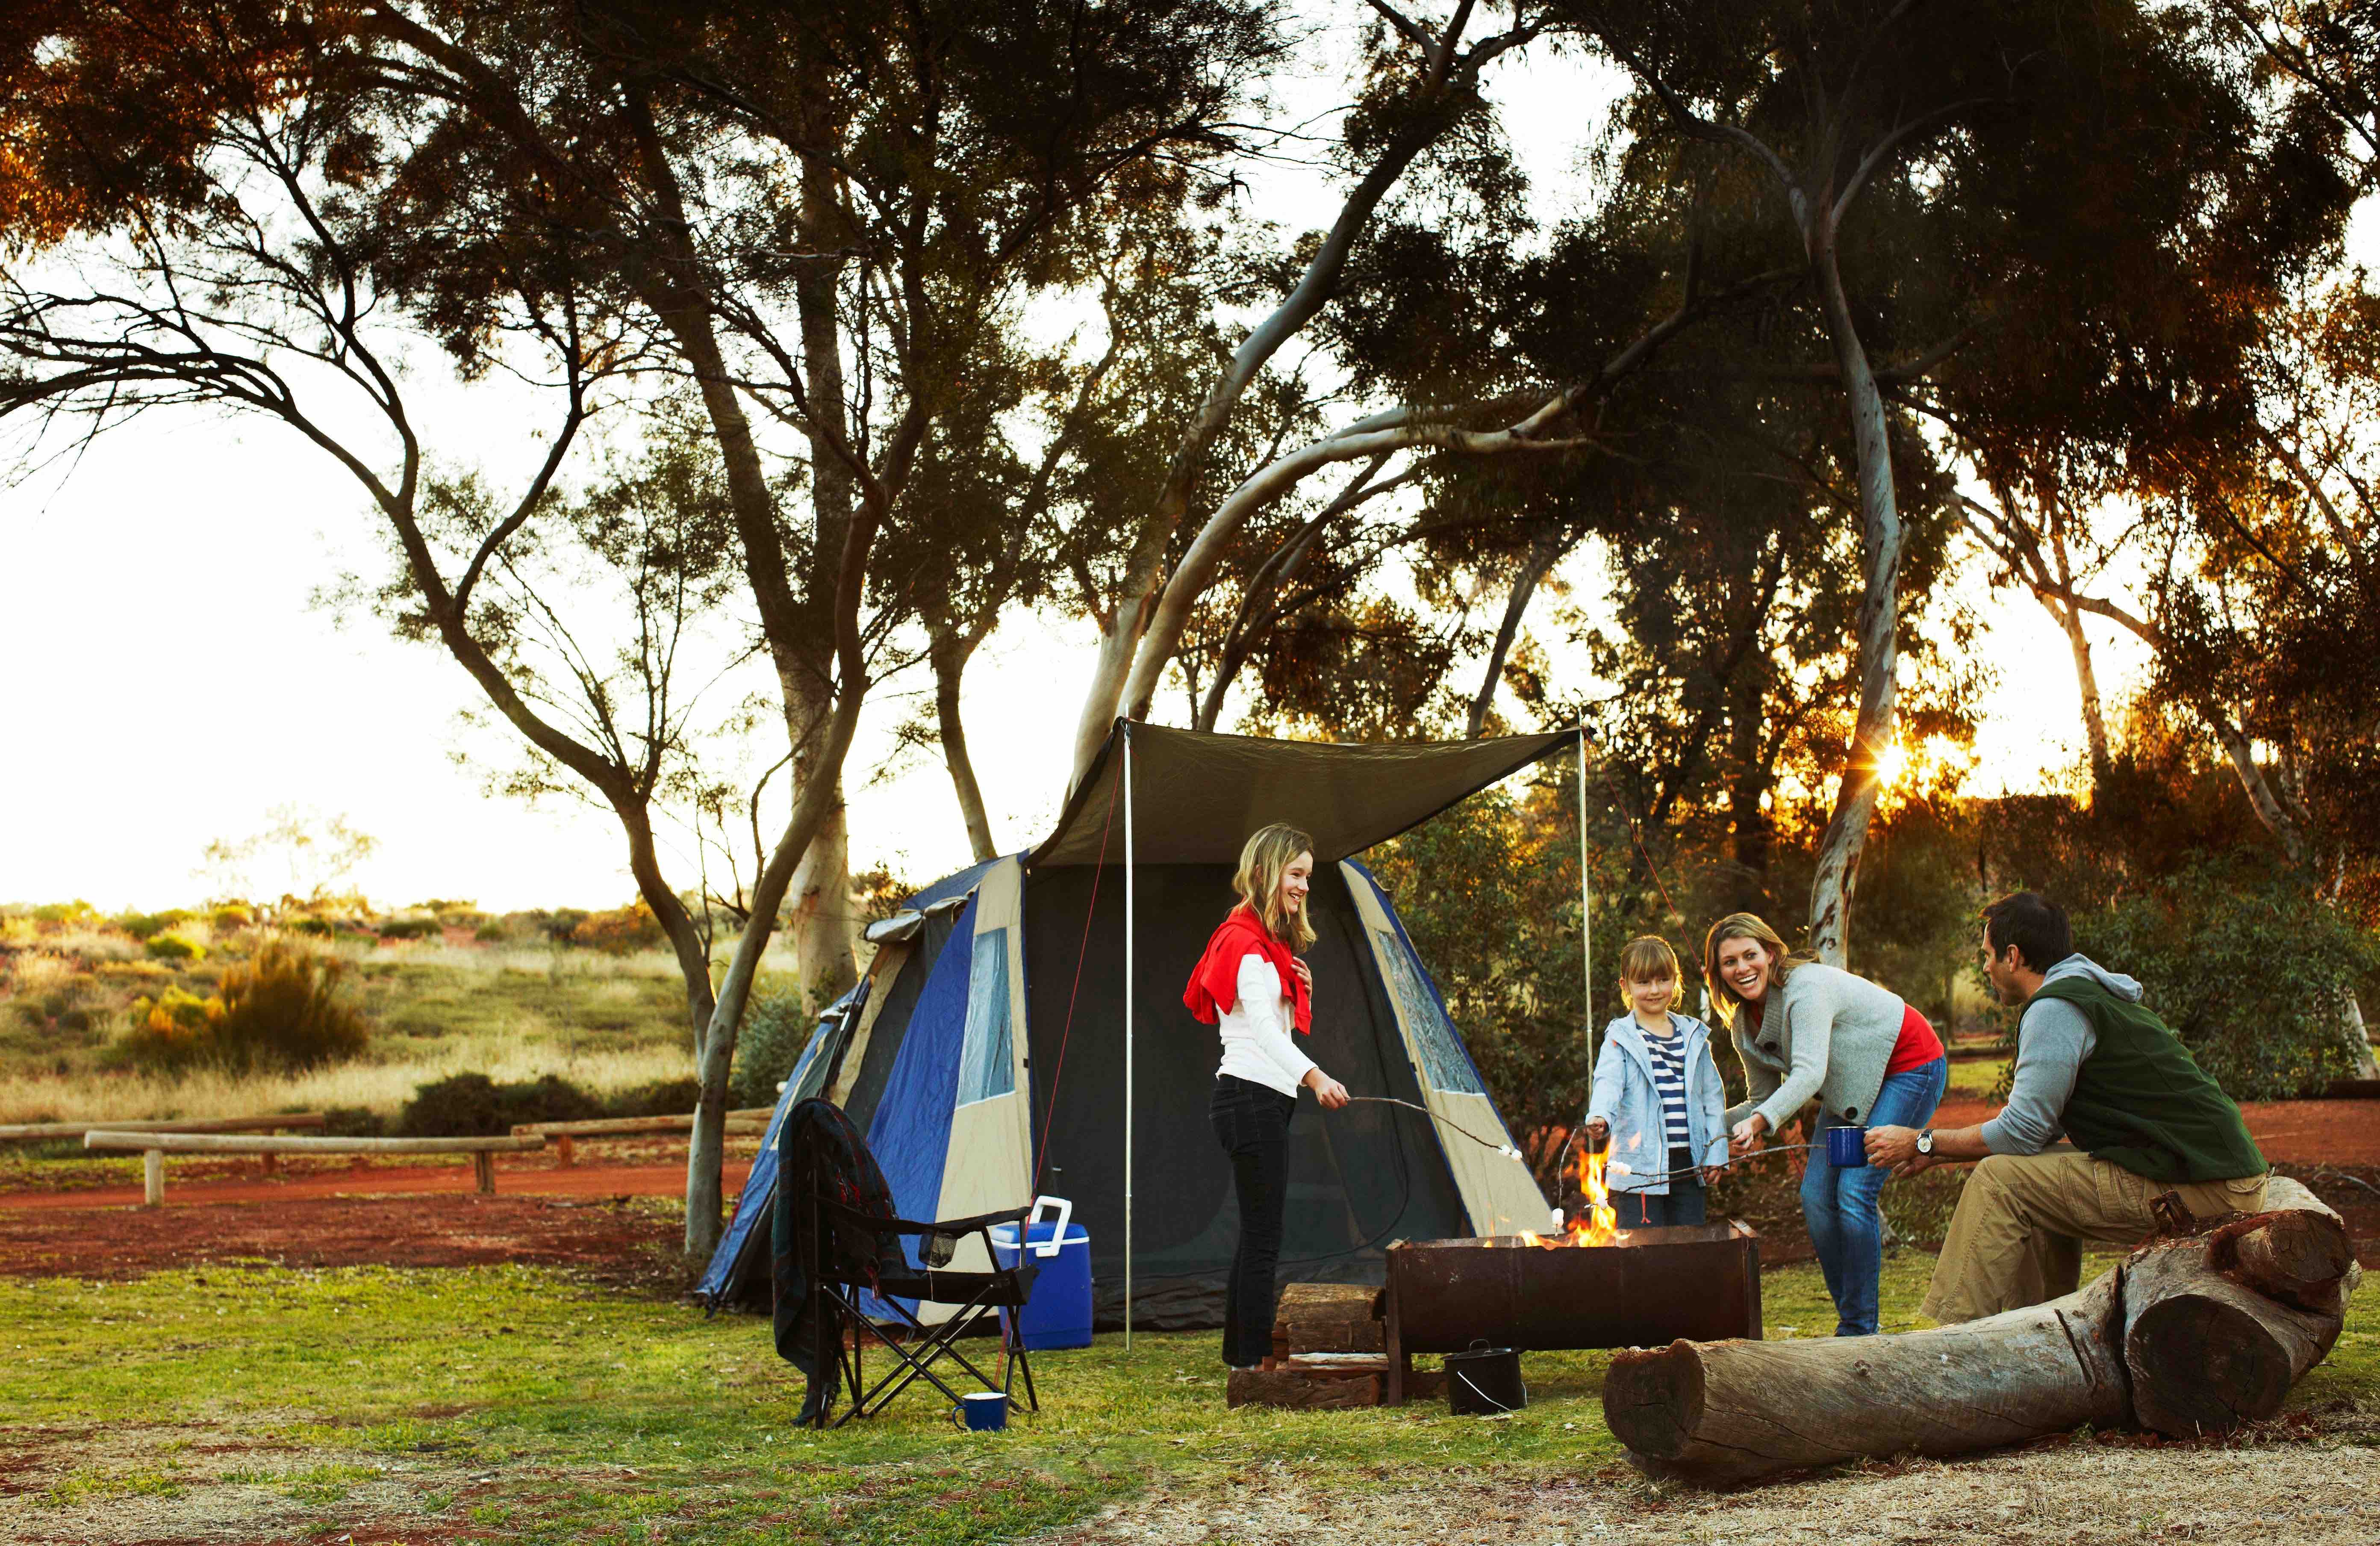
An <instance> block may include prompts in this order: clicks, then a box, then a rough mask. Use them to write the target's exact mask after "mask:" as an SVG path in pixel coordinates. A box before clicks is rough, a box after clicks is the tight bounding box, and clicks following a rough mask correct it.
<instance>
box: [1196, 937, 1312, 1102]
mask: <svg viewBox="0 0 2380 1546" xmlns="http://www.w3.org/2000/svg"><path fill="white" fill-rule="evenodd" d="M1239 987H1240V996H1239V997H1238V998H1237V999H1236V1000H1235V1001H1233V1004H1232V1006H1231V1007H1230V1008H1229V1009H1226V1010H1224V1011H1223V1012H1222V1015H1221V1016H1220V1017H1219V1018H1218V1019H1217V1021H1216V1024H1215V1029H1217V1030H1219V1031H1220V1032H1221V1033H1222V1037H1223V1065H1222V1066H1221V1067H1220V1068H1218V1069H1216V1070H1215V1072H1216V1074H1217V1075H1218V1076H1220V1075H1223V1074H1229V1075H1231V1076H1232V1077H1233V1078H1240V1079H1246V1080H1247V1081H1249V1082H1250V1083H1251V1084H1260V1085H1263V1086H1264V1087H1265V1088H1267V1089H1268V1090H1279V1091H1281V1093H1282V1094H1283V1095H1289V1096H1294V1095H1296V1093H1297V1087H1298V1085H1299V1084H1301V1083H1302V1082H1304V1080H1305V1076H1306V1075H1307V1074H1308V1073H1309V1072H1311V1071H1312V1069H1313V1067H1314V1060H1313V1059H1312V1058H1310V1057H1308V1056H1306V1055H1305V1053H1301V1052H1299V1051H1298V1050H1297V1045H1296V1043H1295V1042H1294V1041H1292V1040H1291V1036H1292V1034H1293V1032H1294V1031H1295V1030H1296V1029H1297V1022H1296V1020H1295V1018H1294V1017H1293V1011H1292V1010H1291V1008H1290V1004H1289V1000H1287V999H1286V998H1284V997H1282V996H1281V973H1279V972H1277V971H1275V970H1273V967H1272V963H1271V962H1270V961H1268V960H1266V959H1265V958H1264V957H1263V956H1259V955H1257V953H1256V952H1255V951H1253V950H1252V951H1250V952H1248V953H1247V954H1246V955H1245V956H1241V957H1240V974H1239Z"/></svg>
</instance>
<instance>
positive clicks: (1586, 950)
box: [1126, 725, 1595, 1090]
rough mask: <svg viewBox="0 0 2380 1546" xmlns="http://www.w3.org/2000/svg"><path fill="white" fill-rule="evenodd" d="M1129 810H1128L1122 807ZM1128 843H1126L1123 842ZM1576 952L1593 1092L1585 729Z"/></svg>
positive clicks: (1580, 756)
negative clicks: (1577, 949) (1577, 954)
mask: <svg viewBox="0 0 2380 1546" xmlns="http://www.w3.org/2000/svg"><path fill="white" fill-rule="evenodd" d="M1126 809H1127V810H1129V809H1130V808H1129V807H1126ZM1126 841H1127V842H1128V841H1129V839H1128V838H1127V839H1126ZM1578 948H1579V970H1580V973H1581V976H1580V980H1579V1003H1580V1004H1582V1005H1584V1006H1585V1014H1584V1015H1583V1016H1581V1018H1583V1019H1584V1020H1585V1022H1586V1087H1587V1089H1589V1090H1593V1089H1594V1088H1595V927H1594V923H1593V921H1592V919H1591V918H1590V915H1589V913H1588V897H1587V877H1586V729H1585V726H1584V725H1582V726H1580V728H1579V732H1578Z"/></svg>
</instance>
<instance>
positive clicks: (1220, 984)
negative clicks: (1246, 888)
mask: <svg viewBox="0 0 2380 1546" xmlns="http://www.w3.org/2000/svg"><path fill="white" fill-rule="evenodd" d="M1246 956H1263V957H1264V958H1265V959H1266V960H1268V961H1269V962H1271V963H1272V969H1273V970H1275V971H1277V972H1279V973H1280V974H1281V992H1285V993H1287V994H1288V995H1289V1000H1290V1004H1291V1007H1292V1008H1293V1009H1294V1010H1295V1011H1296V1017H1297V1029H1298V1033H1299V1034H1300V1035H1303V1036H1311V1035H1313V1034H1314V1005H1313V1004H1312V1003H1311V1002H1310V1000H1309V998H1308V995H1307V993H1306V991H1305V979H1304V978H1302V977H1300V976H1298V975H1297V970H1296V967H1295V961H1296V957H1295V956H1292V955H1291V954H1290V953H1289V946H1288V945H1286V944H1283V943H1281V941H1279V940H1277V939H1275V938H1273V937H1272V931H1270V930H1269V929H1267V928H1266V927H1265V926H1264V922H1263V920H1262V919H1259V918H1257V915H1256V914H1255V913H1254V912H1253V911H1251V910H1249V907H1248V905H1247V904H1246V903H1245V902H1243V903H1241V904H1240V905H1239V906H1238V907H1233V909H1232V910H1231V911H1230V912H1229V913H1227V914H1225V915H1224V918H1223V921H1222V922H1221V924H1220V925H1219V926H1217V928H1216V930H1215V935H1214V938H1212V939H1210V940H1208V942H1207V954H1206V955H1204V956H1200V957H1199V958H1198V968H1197V969H1196V971H1193V972H1192V973H1191V974H1190V986H1188V987H1187V988H1184V990H1183V991H1182V1002H1183V1003H1184V1004H1187V1005H1189V1006H1190V1013H1191V1015H1192V1016H1193V1017H1195V1018H1196V1020H1197V1021H1198V1022H1199V1023H1200V1024H1201V1025H1213V1024H1215V1023H1216V1022H1217V1021H1219V1020H1220V1019H1221V1018H1222V1017H1223V1012H1224V1011H1225V1010H1227V1009H1229V1008H1231V1007H1232V1005H1233V1004H1237V1003H1238V1002H1239V998H1240V962H1241V960H1242V959H1243V958H1245V957H1246Z"/></svg>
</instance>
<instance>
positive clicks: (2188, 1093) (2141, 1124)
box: [2025, 977, 2265, 1182]
mask: <svg viewBox="0 0 2380 1546" xmlns="http://www.w3.org/2000/svg"><path fill="white" fill-rule="evenodd" d="M2046 998H2054V999H2060V1000H2063V1001H2064V1002H2066V1003H2068V1004H2072V1005H2073V1006H2074V1007H2075V1008H2077V1009H2079V1010H2081V1011H2082V1012H2083V1015H2084V1016H2087V1017H2088V1018H2089V1019H2090V1021H2091V1030H2092V1033H2093V1034H2094V1035H2095V1036H2096V1037H2097V1038H2098V1044H2097V1045H2096V1046H2095V1047H2094V1048H2093V1049H2092V1051H2091V1055H2090V1056H2089V1057H2086V1058H2084V1059H2083V1066H2082V1068H2081V1069H2080V1070H2078V1071H2077V1073H2076V1074H2075V1077H2074V1093H2073V1094H2072V1095H2071V1096H2070V1097H2069V1098H2068V1100H2067V1102H2066V1110H2065V1112H2064V1114H2063V1115H2062V1118H2061V1120H2062V1121H2063V1122H2064V1123H2065V1126H2066V1136H2067V1137H2069V1138H2072V1139H2073V1140H2074V1143H2075V1146H2076V1147H2077V1148H2079V1149H2082V1150H2085V1151H2086V1152H2088V1153H2089V1154H2090V1155H2091V1156H2092V1157H2093V1158H2095V1159H2101V1160H2109V1161H2113V1162H2114V1163H2117V1164H2119V1165H2121V1166H2123V1167H2124V1168H2125V1169H2126V1170H2129V1171H2131V1173H2132V1174H2133V1175H2145V1176H2147V1177H2148V1178H2149V1179H2150V1180H2152V1181H2166V1182H2182V1181H2228V1180H2231V1179H2234V1178H2235V1177H2239V1176H2247V1175H2263V1174H2264V1173H2265V1156H2264V1155H2263V1154H2262V1153H2260V1152H2258V1150H2257V1149H2256V1143H2255V1140H2254V1139H2253V1138H2250V1137H2249V1136H2248V1125H2247V1123H2246V1122H2244V1121H2242V1120H2241V1119H2240V1108H2239V1107H2238V1106H2237V1105H2235V1104H2233V1103H2232V1101H2231V1098H2230V1097H2229V1096H2228V1095H2226V1094H2224V1093H2223V1088H2222V1086H2220V1085H2218V1084H2216V1082H2215V1079H2214V1077H2213V1076H2211V1075H2209V1074H2208V1073H2207V1072H2206V1070H2205V1069H2204V1068H2201V1067H2200V1066H2199V1065H2198V1060H2197V1059H2196V1058H2193V1057H2192V1056H2191V1055H2190V1049H2189V1048H2187V1047H2185V1046H2183V1045H2182V1044H2181V1038H2180V1037H2178V1036H2176V1035H2175V1034H2174V1033H2173V1028H2172V1027H2170V1026H2168V1025H2167V1024H2166V1023H2165V1022H2164V1021H2163V1020H2161V1019H2158V1018H2157V1017H2156V1016H2155V1015H2154V1014H2152V1013H2151V1012H2150V1011H2149V1010H2148V1009H2147V1008H2146V1007H2145V1006H2143V1005H2142V1004H2135V1003H2132V1002H2130V1001H2128V1000H2125V999H2121V998H2118V997H2117V996H2116V995H2115V994H2113V993H2111V992H2107V989H2105V988H2103V987H2101V986H2100V985H2099V984H2097V983H2096V982H2094V981H2092V980H2090V979H2088V978H2086V977H2062V978H2059V979H2058V980H2057V981H2055V982H2048V983H2045V984H2043V986H2042V988H2041V991H2040V992H2036V993H2034V995H2033V999H2028V1000H2026V1001H2025V1002H2026V1003H2027V1004H2032V1003H2033V1002H2034V1000H2036V999H2046Z"/></svg>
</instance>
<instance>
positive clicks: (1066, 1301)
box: [991, 1207, 1091, 1352]
mask: <svg viewBox="0 0 2380 1546" xmlns="http://www.w3.org/2000/svg"><path fill="white" fill-rule="evenodd" d="M1073 1212H1074V1210H1073V1208H1071V1207H1069V1208H1067V1209H1066V1210H1065V1211H1064V1212H1062V1213H1060V1214H1059V1216H1058V1217H1056V1218H1054V1219H1045V1218H1041V1217H1039V1216H1038V1212H1037V1215H1036V1216H1035V1217H1033V1218H1030V1219H1027V1220H1026V1228H1027V1229H1028V1230H1029V1231H1030V1233H1029V1234H1028V1235H1027V1236H1026V1245H1027V1248H1029V1249H1031V1250H1032V1253H1033V1254H1032V1257H1031V1259H1030V1260H1032V1263H1033V1265H1034V1266H1035V1267H1036V1268H1037V1269H1038V1275H1037V1276H1036V1277H1035V1278H1034V1280H1033V1293H1032V1296H1031V1297H1029V1298H1028V1299H1026V1302H1025V1308H1024V1309H1022V1310H1019V1311H1016V1312H1014V1313H1015V1314H1016V1317H1017V1332H1018V1333H1019V1334H1020V1336H1021V1337H1022V1339H1023V1341H1024V1344H1025V1346H1026V1351H1028V1352H1039V1351H1040V1350H1041V1349H1042V1348H1044V1347H1088V1346H1089V1345H1091V1235H1090V1231H1088V1230H1087V1229H1085V1228H1084V1227H1083V1226H1082V1225H1081V1224H1078V1223H1070V1222H1069V1215H1071V1214H1072V1213H1073ZM1052 1240H1055V1241H1056V1242H1057V1243H1058V1249H1057V1251H1056V1252H1055V1254H1053V1255H1050V1256H1044V1255H1042V1254H1041V1252H1042V1251H1043V1250H1046V1249H1048V1248H1049V1245H1050V1242H1051V1241H1052ZM991 1248H992V1250H993V1251H994V1252H995V1253H996V1254H997V1255H998V1256H999V1258H1000V1263H1001V1265H1002V1266H1003V1267H1006V1266H1013V1265H1014V1264H1015V1261H1016V1256H1017V1245H1016V1226H1015V1225H1014V1224H1013V1223H1002V1224H994V1225H992V1226H991ZM1007 1313H1009V1312H1007V1311H1003V1312H1002V1314H1003V1315H1005V1314H1007Z"/></svg>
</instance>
